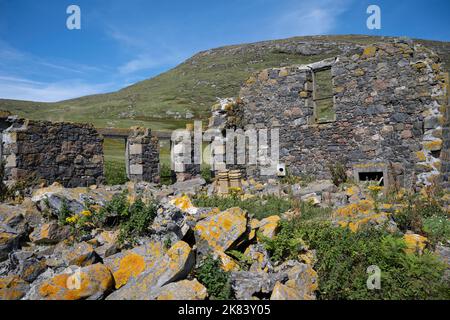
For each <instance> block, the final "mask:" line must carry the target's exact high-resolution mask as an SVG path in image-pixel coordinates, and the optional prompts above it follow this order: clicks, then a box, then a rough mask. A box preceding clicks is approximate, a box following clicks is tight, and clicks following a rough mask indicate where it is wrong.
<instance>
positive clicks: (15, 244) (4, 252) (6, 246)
mask: <svg viewBox="0 0 450 320" xmlns="http://www.w3.org/2000/svg"><path fill="white" fill-rule="evenodd" d="M2 229H3V228H1V226H0V262H1V261H4V260H6V259H7V258H8V254H9V253H10V252H11V251H13V250H15V249H18V248H19V243H20V234H17V233H15V232H13V231H10V232H5V230H2Z"/></svg>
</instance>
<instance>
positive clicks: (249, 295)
mask: <svg viewBox="0 0 450 320" xmlns="http://www.w3.org/2000/svg"><path fill="white" fill-rule="evenodd" d="M285 280H287V274H284V273H266V272H251V271H237V272H232V273H231V286H232V288H233V290H234V292H235V296H236V299H238V300H254V299H257V298H258V297H260V296H261V295H262V296H267V297H269V296H270V294H271V292H272V291H273V288H274V287H275V284H276V283H277V282H284V281H285Z"/></svg>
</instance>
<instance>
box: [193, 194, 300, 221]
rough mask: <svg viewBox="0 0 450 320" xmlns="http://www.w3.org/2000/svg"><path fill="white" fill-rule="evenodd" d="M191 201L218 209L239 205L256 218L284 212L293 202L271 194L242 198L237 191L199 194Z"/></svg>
mask: <svg viewBox="0 0 450 320" xmlns="http://www.w3.org/2000/svg"><path fill="white" fill-rule="evenodd" d="M193 202H194V205H195V206H197V207H217V208H219V209H220V210H226V209H229V208H233V207H239V208H241V209H243V210H246V211H247V212H248V213H249V214H253V215H254V216H255V217H256V218H257V219H263V218H266V217H268V216H271V215H278V214H281V213H284V212H286V211H288V210H289V209H291V208H292V205H293V202H292V201H291V200H290V199H285V198H280V197H276V196H273V195H268V196H264V197H262V198H257V197H255V198H250V199H245V200H242V199H241V197H240V195H239V194H238V193H233V194H232V195H230V196H228V197H221V196H218V195H213V196H208V195H206V194H201V195H199V196H197V197H196V198H194V199H193Z"/></svg>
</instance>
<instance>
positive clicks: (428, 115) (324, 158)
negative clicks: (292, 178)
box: [237, 42, 445, 186]
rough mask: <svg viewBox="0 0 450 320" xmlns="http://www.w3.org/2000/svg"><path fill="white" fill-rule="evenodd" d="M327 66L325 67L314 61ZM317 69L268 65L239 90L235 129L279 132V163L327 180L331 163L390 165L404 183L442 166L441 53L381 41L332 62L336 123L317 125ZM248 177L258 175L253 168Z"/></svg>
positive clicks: (421, 180) (427, 178)
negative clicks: (314, 94)
mask: <svg viewBox="0 0 450 320" xmlns="http://www.w3.org/2000/svg"><path fill="white" fill-rule="evenodd" d="M316 65H318V66H319V67H323V66H321V65H320V64H316ZM314 67H315V66H314V65H313V66H291V67H287V68H276V69H268V70H264V71H262V72H260V73H259V74H257V75H255V76H254V77H251V78H250V79H249V80H248V81H247V83H246V84H245V85H244V86H243V88H242V90H241V92H240V99H239V100H240V104H239V107H238V108H239V111H238V112H237V113H240V114H239V116H238V117H237V118H239V124H238V126H241V127H244V128H255V129H258V128H273V127H278V128H279V130H280V162H282V163H285V164H286V167H287V170H288V172H290V173H291V174H294V175H298V174H308V175H314V176H317V177H319V178H329V176H330V173H329V170H328V168H327V166H328V164H329V163H335V162H338V161H339V162H344V163H346V164H347V167H348V169H349V172H350V171H351V169H353V168H354V167H355V166H360V167H361V166H365V165H367V166H370V165H375V166H385V167H388V169H389V172H391V173H392V174H393V176H394V177H395V178H396V179H397V180H396V181H398V182H399V183H401V184H403V185H406V186H413V185H415V184H416V183H417V184H418V185H419V186H420V185H424V184H430V183H431V182H432V181H433V180H434V179H435V178H436V177H437V176H438V175H439V174H440V168H441V160H440V159H439V157H440V150H441V148H442V144H443V140H442V126H443V124H444V121H443V119H444V117H443V109H442V106H443V105H444V96H445V86H444V84H443V83H444V82H443V72H442V65H441V62H440V60H439V57H438V56H436V55H435V54H433V53H432V52H430V51H429V50H428V49H426V48H424V47H422V46H420V45H413V44H411V43H406V42H396V43H382V44H376V45H372V46H369V47H366V48H364V49H360V50H359V49H358V50H356V51H355V52H353V53H350V54H348V55H346V56H339V57H337V58H336V60H335V61H334V62H332V63H331V72H332V76H333V80H332V85H333V91H334V98H333V99H334V109H335V113H336V121H334V122H329V123H320V124H318V123H314V101H313V100H312V91H313V88H312V70H314ZM247 174H248V175H250V176H257V175H258V170H257V168H256V167H251V166H249V167H248V168H247Z"/></svg>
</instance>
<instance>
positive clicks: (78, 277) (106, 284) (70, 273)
mask: <svg viewBox="0 0 450 320" xmlns="http://www.w3.org/2000/svg"><path fill="white" fill-rule="evenodd" d="M113 284H114V280H113V277H112V275H111V272H110V271H109V270H108V268H107V267H106V266H104V265H103V264H101V263H98V264H93V265H90V266H87V267H83V268H79V267H70V268H68V269H66V270H65V271H64V272H63V273H60V274H57V275H55V276H53V277H52V278H50V279H48V280H45V281H43V282H42V283H41V284H40V285H39V286H38V287H37V290H35V292H34V295H32V296H31V297H30V298H31V300H80V299H89V300H96V299H101V298H102V297H104V295H105V294H107V293H108V292H109V291H110V290H112V288H113Z"/></svg>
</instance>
